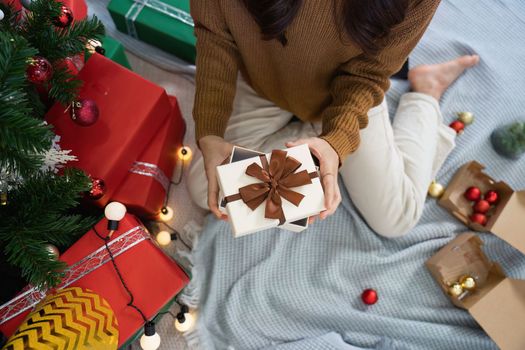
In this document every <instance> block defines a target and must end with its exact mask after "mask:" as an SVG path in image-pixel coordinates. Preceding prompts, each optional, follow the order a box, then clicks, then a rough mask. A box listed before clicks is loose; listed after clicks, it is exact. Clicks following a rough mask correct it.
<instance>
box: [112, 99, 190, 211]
mask: <svg viewBox="0 0 525 350" xmlns="http://www.w3.org/2000/svg"><path fill="white" fill-rule="evenodd" d="M170 101H171V103H172V106H173V111H172V114H171V117H170V118H168V119H167V120H166V123H165V124H164V125H162V126H161V128H160V130H159V131H158V133H157V134H156V136H155V137H154V138H153V140H152V141H151V143H150V144H149V145H148V147H147V148H146V150H145V151H144V152H143V153H142V154H141V155H140V156H139V157H138V158H137V161H135V162H134V163H133V165H132V167H131V169H130V170H129V174H128V176H127V177H126V179H125V180H124V182H123V183H122V185H121V186H120V187H119V188H118V190H117V192H116V193H115V194H114V195H113V196H112V197H111V200H114V201H118V202H121V203H124V204H125V205H126V207H127V208H128V210H129V211H130V212H133V213H134V214H135V215H139V216H141V217H149V218H153V217H155V216H156V215H158V214H159V212H160V210H161V209H162V207H163V205H164V202H165V199H166V196H167V192H168V189H169V185H170V180H171V177H172V175H173V171H174V168H175V164H176V160H177V150H178V149H179V148H180V147H181V146H182V139H183V137H184V133H185V131H186V124H185V123H184V119H183V118H182V114H181V112H180V109H179V105H178V102H177V99H176V98H175V97H173V96H170Z"/></svg>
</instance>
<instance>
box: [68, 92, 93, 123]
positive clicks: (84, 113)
mask: <svg viewBox="0 0 525 350" xmlns="http://www.w3.org/2000/svg"><path fill="white" fill-rule="evenodd" d="M98 115H99V111H98V106H97V104H96V103H95V101H93V100H89V99H86V98H85V99H80V100H79V101H77V102H74V103H73V108H71V119H73V121H74V122H75V123H76V124H78V125H80V126H90V125H93V124H95V123H96V121H97V120H98Z"/></svg>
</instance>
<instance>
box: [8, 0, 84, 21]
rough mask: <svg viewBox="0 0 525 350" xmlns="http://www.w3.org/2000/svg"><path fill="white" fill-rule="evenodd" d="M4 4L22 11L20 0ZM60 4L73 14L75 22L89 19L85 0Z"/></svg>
mask: <svg viewBox="0 0 525 350" xmlns="http://www.w3.org/2000/svg"><path fill="white" fill-rule="evenodd" d="M2 2H4V3H7V4H12V6H13V7H14V9H15V10H17V11H20V10H21V9H22V4H21V3H20V0H2ZM60 2H61V3H63V4H64V5H65V6H67V7H68V8H69V9H70V10H71V12H73V18H74V19H75V20H83V19H85V18H86V17H87V12H88V8H87V5H86V2H85V1H84V0H60Z"/></svg>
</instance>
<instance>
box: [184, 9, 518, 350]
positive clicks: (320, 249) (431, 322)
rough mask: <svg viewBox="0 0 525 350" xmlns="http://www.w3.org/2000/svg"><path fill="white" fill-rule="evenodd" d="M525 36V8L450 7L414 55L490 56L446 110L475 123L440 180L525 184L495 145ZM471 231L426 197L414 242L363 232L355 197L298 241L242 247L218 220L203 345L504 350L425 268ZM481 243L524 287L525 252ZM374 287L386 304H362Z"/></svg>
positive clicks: (396, 90) (248, 240)
mask: <svg viewBox="0 0 525 350" xmlns="http://www.w3.org/2000/svg"><path fill="white" fill-rule="evenodd" d="M524 33H525V2H524V1H521V0H443V2H442V4H441V6H440V7H439V10H438V11H437V14H436V16H435V18H434V20H433V22H432V24H431V25H430V28H429V29H428V31H427V33H426V34H425V36H424V38H423V40H422V41H421V43H420V44H419V46H418V47H417V48H416V49H415V51H414V52H413V54H412V55H411V58H410V63H411V66H414V65H417V64H422V63H437V62H442V61H444V60H448V59H452V58H454V57H457V56H458V55H462V54H472V53H477V54H479V55H480V56H481V63H480V65H479V67H477V68H475V69H472V70H470V71H468V72H467V73H465V74H464V75H463V76H462V77H461V78H460V79H459V80H458V81H457V82H456V83H455V84H454V85H453V86H452V87H451V88H450V89H449V90H448V92H447V93H446V95H445V96H444V98H443V100H442V103H441V105H442V107H443V113H444V118H445V120H446V121H447V122H451V121H452V120H454V119H455V112H458V111H471V112H473V113H474V114H475V115H476V120H475V122H474V124H473V125H471V126H469V127H468V130H467V131H466V132H465V134H464V135H462V136H460V137H459V138H458V141H457V148H456V149H455V150H454V151H453V153H452V155H451V156H450V158H449V159H448V160H447V161H446V163H445V164H444V166H443V168H442V169H441V171H440V173H439V175H438V181H439V182H441V183H444V184H446V183H447V182H448V181H449V179H450V178H451V176H452V175H453V174H454V172H455V171H456V170H457V169H458V168H459V167H460V166H461V165H462V164H464V163H466V162H468V161H470V160H477V161H479V162H481V163H482V164H484V165H486V166H487V172H488V173H489V174H490V175H491V176H492V177H494V178H495V179H501V180H504V181H506V182H507V183H509V184H510V185H511V186H512V187H513V188H514V189H523V188H525V157H523V158H522V159H521V160H519V161H510V160H506V159H504V158H502V157H500V156H499V155H497V154H496V153H495V152H494V150H493V149H492V147H491V143H490V134H491V132H492V130H494V129H495V128H496V127H498V126H500V125H502V124H505V123H509V122H511V121H514V120H516V119H520V118H522V119H525V45H524V44H525V41H524V40H525V37H524V35H525V34H524ZM406 90H407V85H406V83H403V82H394V83H393V86H392V89H391V90H390V92H389V93H388V100H389V103H390V106H391V108H392V112H394V111H395V105H396V101H398V100H399V97H400V96H401V94H402V93H404V92H406ZM392 115H393V114H392ZM385 176H388V174H385ZM466 230H467V229H466V227H465V226H463V225H462V224H460V223H459V222H458V221H457V220H456V219H454V218H453V217H452V216H451V215H450V214H448V213H447V212H446V211H445V210H443V209H442V208H440V207H438V206H437V204H436V203H435V200H432V199H429V200H427V205H426V208H425V211H424V214H423V218H422V219H421V222H420V223H419V225H418V226H417V227H416V228H414V229H413V230H412V231H411V232H410V233H409V234H408V236H406V237H405V238H402V239H397V240H386V239H383V238H381V237H379V236H378V235H376V234H375V233H374V232H373V231H372V230H371V229H370V228H369V227H368V226H367V225H366V223H365V222H364V221H363V219H362V218H361V217H360V216H359V214H358V213H357V211H356V210H355V208H354V206H353V204H352V201H351V198H349V197H348V195H347V194H346V193H345V194H343V202H342V204H341V206H340V208H339V209H338V210H337V212H336V214H335V215H333V216H332V217H330V218H329V219H327V220H325V221H324V222H322V223H316V224H315V225H313V226H311V227H310V228H309V229H308V230H307V231H305V232H303V233H300V234H297V233H288V232H283V231H281V230H277V229H273V230H268V231H264V232H260V233H256V234H252V235H249V236H246V237H242V238H237V239H234V238H233V237H232V234H231V232H230V228H229V225H228V224H227V223H224V222H220V221H217V220H215V219H213V218H211V217H210V218H208V221H207V224H206V226H205V229H204V232H203V234H202V236H201V239H200V242H199V243H198V245H197V247H196V250H195V253H194V257H193V258H194V263H195V275H194V277H195V278H194V280H193V284H194V287H196V288H197V289H198V290H199V294H200V315H199V325H198V335H199V338H200V341H201V344H202V345H203V346H202V347H203V349H206V350H210V349H242V350H245V349H282V350H284V349H286V350H295V349H316V350H320V349H321V350H322V349H327V350H328V349H355V347H354V346H356V347H360V348H374V349H377V348H384V349H476V350H483V349H496V345H495V344H494V343H493V342H492V341H491V339H490V338H489V337H488V336H487V335H486V334H485V333H484V332H483V331H482V330H481V329H480V327H479V326H478V325H477V323H476V322H475V321H474V319H473V318H472V317H471V316H470V315H469V314H468V312H466V311H464V310H461V309H459V308H456V307H454V306H453V305H452V304H451V302H450V301H449V299H448V298H447V297H446V296H445V295H444V294H443V292H442V291H441V290H440V289H439V288H438V285H437V284H436V282H435V281H434V280H433V279H432V277H431V276H430V274H429V272H428V271H427V270H426V268H425V267H424V262H425V261H426V260H427V259H428V258H429V257H430V256H431V255H432V254H433V253H435V252H436V251H437V250H438V249H439V248H440V247H442V246H443V245H445V244H446V243H447V242H448V241H450V240H451V239H452V238H453V237H455V236H456V235H457V234H458V233H461V232H464V231H466ZM524 235H525V225H524ZM480 237H481V238H482V239H483V241H484V242H485V251H486V253H487V254H488V255H489V257H490V258H491V259H493V260H495V261H497V262H498V263H500V264H501V265H502V266H503V268H504V270H505V272H506V273H507V274H508V275H509V276H512V277H514V278H521V279H525V256H523V255H522V254H520V253H519V252H518V251H517V250H515V249H513V248H512V247H510V246H509V245H508V244H506V243H505V242H503V241H502V240H500V239H498V238H497V237H495V236H494V235H492V234H480ZM524 237H525V236H524ZM524 239H525V238H524ZM366 288H374V289H376V290H377V291H378V293H379V301H378V303H377V304H375V305H373V306H370V307H367V306H365V305H363V303H362V302H361V300H360V294H361V292H362V291H363V290H364V289H366Z"/></svg>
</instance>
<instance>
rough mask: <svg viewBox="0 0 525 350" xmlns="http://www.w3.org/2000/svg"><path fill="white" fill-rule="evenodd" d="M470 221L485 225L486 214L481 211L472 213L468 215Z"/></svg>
mask: <svg viewBox="0 0 525 350" xmlns="http://www.w3.org/2000/svg"><path fill="white" fill-rule="evenodd" d="M470 221H472V222H475V223H478V224H480V225H483V226H485V225H486V224H487V216H486V215H485V214H481V213H474V214H472V215H471V216H470Z"/></svg>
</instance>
